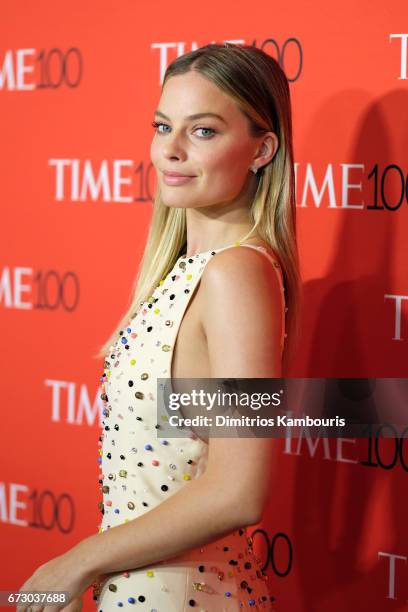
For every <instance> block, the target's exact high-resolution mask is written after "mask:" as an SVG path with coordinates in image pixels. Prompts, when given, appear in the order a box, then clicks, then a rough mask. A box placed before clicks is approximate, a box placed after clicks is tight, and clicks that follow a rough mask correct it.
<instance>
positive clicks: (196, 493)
mask: <svg viewBox="0 0 408 612" xmlns="http://www.w3.org/2000/svg"><path fill="white" fill-rule="evenodd" d="M153 127H154V130H155V133H154V137H153V141H152V145H151V159H152V163H153V165H154V167H155V169H156V172H157V192H156V197H155V202H154V208H153V216H152V221H151V225H150V231H149V234H148V239H147V244H146V248H145V252H144V255H143V258H142V262H141V265H140V268H139V275H138V278H137V279H136V283H135V287H134V290H133V294H132V295H133V298H132V300H131V304H130V306H129V309H128V310H127V312H126V313H125V314H124V316H123V318H122V320H121V321H120V322H119V325H118V328H117V329H116V330H115V332H114V334H113V335H112V337H111V338H109V339H108V341H107V342H106V344H105V346H104V347H103V348H102V350H101V353H100V354H101V355H103V356H104V357H105V362H104V372H103V395H102V397H103V400H104V403H105V408H104V417H105V418H104V421H103V424H104V427H103V431H102V435H101V437H100V444H101V450H102V463H101V479H100V481H99V482H100V484H101V486H102V492H103V502H101V509H102V513H103V518H102V523H101V526H100V530H99V533H98V534H95V535H93V536H91V537H89V538H86V539H85V540H82V541H81V542H80V543H79V544H78V545H76V546H75V547H74V548H72V549H71V550H69V551H68V552H67V553H66V554H65V555H62V556H61V557H58V558H57V559H54V560H52V561H50V562H49V563H47V564H46V565H45V566H42V567H41V568H40V569H39V570H38V573H37V574H34V576H33V577H32V579H31V580H32V582H31V583H30V581H28V583H26V585H25V588H26V589H27V588H28V587H31V588H33V585H34V586H35V587H38V588H41V590H46V589H50V590H51V589H53V588H58V589H60V590H67V591H69V592H70V593H71V603H70V604H69V605H68V606H67V607H66V610H69V611H70V612H73V611H74V610H77V609H80V606H81V600H80V596H81V593H83V591H84V590H85V589H86V588H87V587H88V586H89V585H90V584H91V583H92V584H93V586H94V591H93V592H94V599H95V605H96V609H97V610H99V611H100V612H111V611H112V610H116V609H117V608H118V607H122V608H125V609H127V610H130V609H133V607H135V608H136V609H138V610H145V611H148V612H180V611H187V610H190V609H192V608H196V609H197V610H201V611H203V610H206V611H208V612H217V611H219V612H222V611H228V612H238V611H241V610H272V609H275V607H274V597H273V585H272V586H270V585H268V581H267V580H266V578H267V577H266V575H265V574H264V572H263V571H262V568H261V566H260V560H259V559H257V557H256V556H255V555H254V553H253V549H252V542H251V538H250V537H248V534H247V531H246V527H247V526H249V525H253V524H256V523H257V522H259V521H260V520H261V518H262V514H263V510H264V507H265V504H266V500H267V497H268V495H269V494H272V495H273V491H270V483H271V479H270V478H269V476H268V474H269V473H270V471H271V470H270V467H271V465H270V457H271V454H270V453H271V444H272V441H271V440H270V439H267V438H255V439H254V438H245V437H241V438H240V437H237V438H219V437H213V438H210V439H209V440H203V439H201V438H200V437H198V436H192V437H188V438H168V439H165V438H160V437H159V436H158V435H157V432H158V429H160V423H158V422H157V413H156V400H157V398H156V392H157V379H158V378H166V377H169V378H170V377H173V378H175V379H177V378H223V377H227V378H231V377H232V378H260V377H262V378H269V377H281V376H285V375H287V371H288V367H289V364H290V356H291V354H293V346H294V341H295V338H296V336H297V331H298V327H299V317H298V312H299V308H300V298H301V294H300V278H299V266H298V252H297V245H296V225H295V193H294V165H293V164H294V162H293V148H292V127H291V103H290V95H289V86H288V82H287V79H286V77H285V74H284V72H283V71H282V69H281V68H280V67H279V65H278V63H277V62H276V61H275V60H274V59H273V58H271V57H270V56H268V55H267V54H266V53H264V52H263V51H261V50H259V49H257V48H255V47H251V46H246V45H233V44H226V45H221V44H210V45H207V46H205V47H202V48H199V49H197V50H195V51H192V52H191V53H187V54H185V55H183V56H181V57H179V58H178V59H176V60H175V61H174V62H173V63H172V64H171V65H170V66H169V67H168V69H167V71H166V74H165V78H164V82H163V88H162V92H161V97H160V100H159V104H158V107H157V109H156V110H155V114H154V121H153ZM134 233H135V231H134V230H132V228H131V227H130V226H128V227H126V239H127V241H128V243H129V246H130V249H129V253H130V254H131V252H132V251H131V245H132V235H133V234H134ZM21 609H23V608H21Z"/></svg>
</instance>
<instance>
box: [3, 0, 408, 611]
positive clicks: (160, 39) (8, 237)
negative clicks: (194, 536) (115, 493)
mask: <svg viewBox="0 0 408 612" xmlns="http://www.w3.org/2000/svg"><path fill="white" fill-rule="evenodd" d="M0 11H1V19H0V41H1V42H0V100H1V144H2V146H1V148H0V156H1V167H2V181H1V191H2V194H3V196H2V217H1V225H0V227H1V230H0V231H1V235H0V237H1V242H0V249H1V269H0V275H1V276H0V308H1V334H2V339H3V343H2V344H3V347H2V351H1V354H2V362H3V367H2V398H3V401H2V409H3V410H2V414H3V418H2V444H1V447H0V459H1V474H0V522H1V524H0V528H1V547H2V552H1V558H2V566H3V568H2V572H1V576H0V590H1V589H2V590H6V589H9V590H11V589H17V588H19V587H20V586H21V585H22V584H23V582H24V581H25V580H26V579H27V578H28V577H29V576H30V575H31V573H32V572H33V571H34V570H35V569H36V567H37V566H38V565H39V564H40V563H43V562H45V561H47V560H49V559H51V558H52V557H54V556H56V555H58V554H61V553H62V552H64V551H65V550H67V549H68V548H69V547H71V546H72V545H74V544H75V543H77V542H78V541H79V540H80V539H82V538H83V537H85V536H87V535H90V534H91V533H94V532H95V531H96V530H97V527H98V525H99V522H100V513H99V510H98V507H97V504H98V501H99V500H100V498H101V497H100V496H101V493H100V491H99V484H98V445H97V439H98V436H99V428H100V424H101V420H102V416H101V411H102V402H101V399H100V388H99V384H100V383H99V376H100V374H101V373H102V360H99V361H97V360H95V359H93V358H92V355H93V354H94V353H95V352H96V350H97V348H98V346H99V345H100V344H101V343H102V342H103V341H104V340H105V339H106V338H107V336H108V334H109V333H110V332H111V331H112V328H113V326H114V324H115V323H116V322H117V320H118V319H119V317H120V315H121V314H122V313H123V311H124V308H125V306H126V305H127V301H128V298H129V292H130V288H131V285H132V282H133V279H134V277H135V275H136V272H137V269H138V265H139V261H140V256H141V253H142V251H143V247H144V241H145V238H146V232H147V227H148V224H149V220H150V217H151V212H152V201H151V197H152V194H154V190H155V176H154V171H153V168H152V165H151V163H150V159H149V146H150V141H151V138H152V136H153V129H152V127H151V125H150V122H151V121H152V119H153V110H154V109H155V108H156V105H157V102H158V99H159V96H160V85H161V80H162V77H163V74H164V70H165V68H166V66H167V65H168V63H170V62H171V61H172V60H173V59H174V58H176V57H177V56H178V55H180V54H183V53H185V52H188V51H190V50H191V49H193V48H196V47H200V46H203V45H205V44H207V43H209V42H214V41H215V42H223V41H231V42H234V41H235V42H244V43H246V44H254V45H256V46H258V47H260V48H263V49H264V50H265V51H266V52H268V53H270V54H271V55H272V56H273V57H275V58H276V59H277V60H278V61H279V62H280V64H281V65H282V67H283V68H284V70H285V72H286V74H287V76H288V79H289V81H290V88H291V94H292V104H293V122H294V147H295V160H296V184H297V200H298V209H297V213H298V227H299V245H300V258H301V273H302V276H303V279H304V291H305V309H304V313H303V316H304V319H303V333H302V338H301V342H300V346H299V352H298V355H297V359H296V362H295V363H294V365H293V370H292V372H291V376H295V377H307V376H316V377H343V376H344V377H364V376H378V377H406V376H407V369H408V360H407V357H408V321H407V319H408V274H407V272H408V264H407V261H408V247H407V238H406V235H407V229H408V178H407V171H408V165H407V154H406V149H407V137H408V121H407V115H408V111H407V108H408V80H407V79H408V75H407V70H408V69H407V57H408V53H407V40H408V6H407V4H406V2H404V1H403V0H399V1H398V0H397V1H394V2H379V0H370V1H368V0H360V1H359V2H357V3H356V2H352V1H351V0H343V1H342V2H337V3H329V4H328V3H327V2H323V0H316V1H315V2H313V3H309V2H306V3H305V2H300V1H294V0H288V1H287V2H284V3H282V2H267V1H264V0H259V1H258V2H257V3H256V4H254V5H250V6H246V5H245V4H244V5H242V6H241V7H239V9H237V6H236V5H235V4H234V5H232V3H231V5H225V4H224V5H222V4H220V3H219V2H214V1H213V0H209V1H208V2H206V3H205V7H203V10H197V9H195V8H194V9H193V8H192V4H191V2H186V1H184V0H175V1H174V2H172V3H171V4H169V3H166V2H155V3H147V4H142V3H137V2H134V1H133V2H132V1H130V0H122V1H121V2H116V3H113V2H108V1H106V0H99V1H98V2H96V1H89V2H86V3H84V2H79V1H78V0H71V1H70V2H65V1H63V2H58V3H56V2H51V1H50V0H40V1H36V2H33V1H27V2H18V1H14V2H10V1H3V2H2V6H1V8H0ZM275 451H276V455H275V460H276V463H277V466H278V469H277V470H276V479H275V482H274V489H273V495H272V500H271V504H270V507H269V508H268V510H267V512H266V514H265V522H264V523H263V524H262V525H259V526H258V528H257V530H255V528H254V529H253V530H252V531H253V532H254V539H255V546H256V548H257V550H258V551H259V553H260V555H261V557H262V558H263V559H264V561H265V565H266V566H267V569H268V573H269V580H270V584H271V590H272V593H273V594H274V596H275V601H276V609H277V610H282V611H290V612H326V611H330V612H344V610H354V609H356V608H357V606H358V609H359V610H362V611H370V612H372V611H377V610H378V611H386V612H390V611H394V610H398V611H402V610H407V609H408V607H407V601H408V580H407V578H408V563H407V560H408V541H407V527H406V516H407V499H406V497H407V496H406V488H407V482H408V473H407V472H408V450H407V443H406V442H405V440H404V439H400V440H383V441H380V442H378V441H377V444H374V441H373V440H353V439H346V440H344V439H343V440H326V441H324V440H320V441H317V442H316V441H313V440H307V439H301V440H293V441H292V442H291V443H290V441H286V442H285V441H284V440H276V443H275ZM93 609H94V605H93V602H92V599H91V596H90V593H88V594H87V596H86V605H85V610H93Z"/></svg>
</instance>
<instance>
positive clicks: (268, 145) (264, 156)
mask: <svg viewBox="0 0 408 612" xmlns="http://www.w3.org/2000/svg"><path fill="white" fill-rule="evenodd" d="M278 148H279V138H278V137H277V135H276V134H275V132H266V133H265V134H262V142H261V144H260V146H258V149H257V151H256V155H255V157H254V160H253V162H252V165H253V166H255V167H256V168H262V166H266V164H268V163H269V162H270V161H271V160H272V159H273V158H274V157H275V154H276V152H277V150H278Z"/></svg>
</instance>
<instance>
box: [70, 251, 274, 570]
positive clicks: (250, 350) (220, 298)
mask: <svg viewBox="0 0 408 612" xmlns="http://www.w3.org/2000/svg"><path fill="white" fill-rule="evenodd" d="M234 251H235V250H234ZM237 251H238V249H237ZM248 251H249V249H245V253H242V252H241V253H238V252H234V253H231V252H229V251H225V252H223V253H221V254H219V255H218V256H217V258H214V260H213V261H211V262H209V264H208V266H207V268H206V270H205V271H204V273H203V277H202V283H203V295H204V304H205V317H204V318H203V326H204V329H205V332H206V336H207V342H208V350H209V357H210V363H211V376H212V377H217V378H218V377H225V376H226V377H248V378H249V377H260V376H262V377H267V376H280V375H281V373H280V370H279V365H278V364H279V355H278V352H279V339H280V332H281V329H280V325H279V322H280V320H281V313H280V311H279V308H280V307H281V306H280V305H281V302H280V295H279V291H280V288H279V284H278V281H277V279H276V278H274V274H275V272H274V271H273V270H271V265H270V263H269V262H268V261H266V260H265V258H264V256H263V255H261V254H259V253H257V252H255V251H252V250H251V251H250V252H248ZM216 259H217V260H218V261H216ZM207 269H208V273H207V274H206V272H207ZM231 274H234V278H233V279H232V277H231ZM270 336H272V338H270ZM227 357H228V359H227ZM270 452H271V441H270V440H268V439H249V438H248V439H246V438H240V439H239V438H238V439H231V438H226V439H225V438H213V439H210V441H209V458H208V464H207V470H206V472H205V473H204V474H203V475H202V476H201V477H200V478H198V479H197V480H193V481H190V482H187V483H186V485H185V486H184V487H183V489H181V490H180V491H178V492H177V493H175V494H174V495H173V496H172V497H170V498H168V499H167V500H166V501H164V502H162V503H161V504H160V505H159V506H157V507H156V508H154V509H152V510H151V511H149V512H147V513H145V514H144V515H143V516H140V517H138V518H136V519H134V520H131V521H129V522H127V523H124V524H122V525H119V526H117V527H114V528H111V529H108V530H106V531H104V532H103V533H100V534H96V535H93V536H90V537H89V538H87V539H85V540H83V541H81V542H80V543H79V544H78V545H77V546H76V547H75V549H73V550H75V553H76V554H78V555H79V556H80V558H81V562H82V563H84V564H85V566H86V567H87V568H88V569H89V571H90V573H91V574H95V573H96V574H107V573H110V572H116V571H121V570H127V569H131V568H138V567H142V566H144V565H150V564H153V563H157V562H159V561H163V560H166V559H169V558H171V557H174V556H176V555H178V554H181V553H182V552H185V551H187V550H189V549H191V548H195V547H199V546H203V545H205V544H206V543H209V542H211V541H213V540H216V539H218V538H220V537H222V536H223V535H225V534H227V533H230V532H231V531H233V530H234V529H237V528H238V527H242V526H245V525H252V524H254V523H256V522H258V521H259V520H260V518H261V515H262V509H263V506H264V503H265V498H266V494H267V492H268V479H267V478H266V477H265V476H266V474H265V466H267V465H268V461H270ZM260 474H262V476H263V477H262V478H260V477H259V476H260Z"/></svg>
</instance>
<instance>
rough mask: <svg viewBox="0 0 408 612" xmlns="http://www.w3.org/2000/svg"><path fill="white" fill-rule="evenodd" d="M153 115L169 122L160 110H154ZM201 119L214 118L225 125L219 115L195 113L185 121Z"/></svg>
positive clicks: (168, 118)
mask: <svg viewBox="0 0 408 612" xmlns="http://www.w3.org/2000/svg"><path fill="white" fill-rule="evenodd" d="M154 114H155V115H158V116H159V117H163V119H167V121H171V119H170V117H167V115H165V114H164V113H162V112H161V111H160V110H156V111H155V113H154ZM203 117H214V118H215V119H220V120H221V121H223V122H224V123H227V122H226V121H225V119H224V117H221V115H218V114H217V113H195V114H194V115H188V117H186V119H188V120H193V119H202V118H203Z"/></svg>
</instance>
